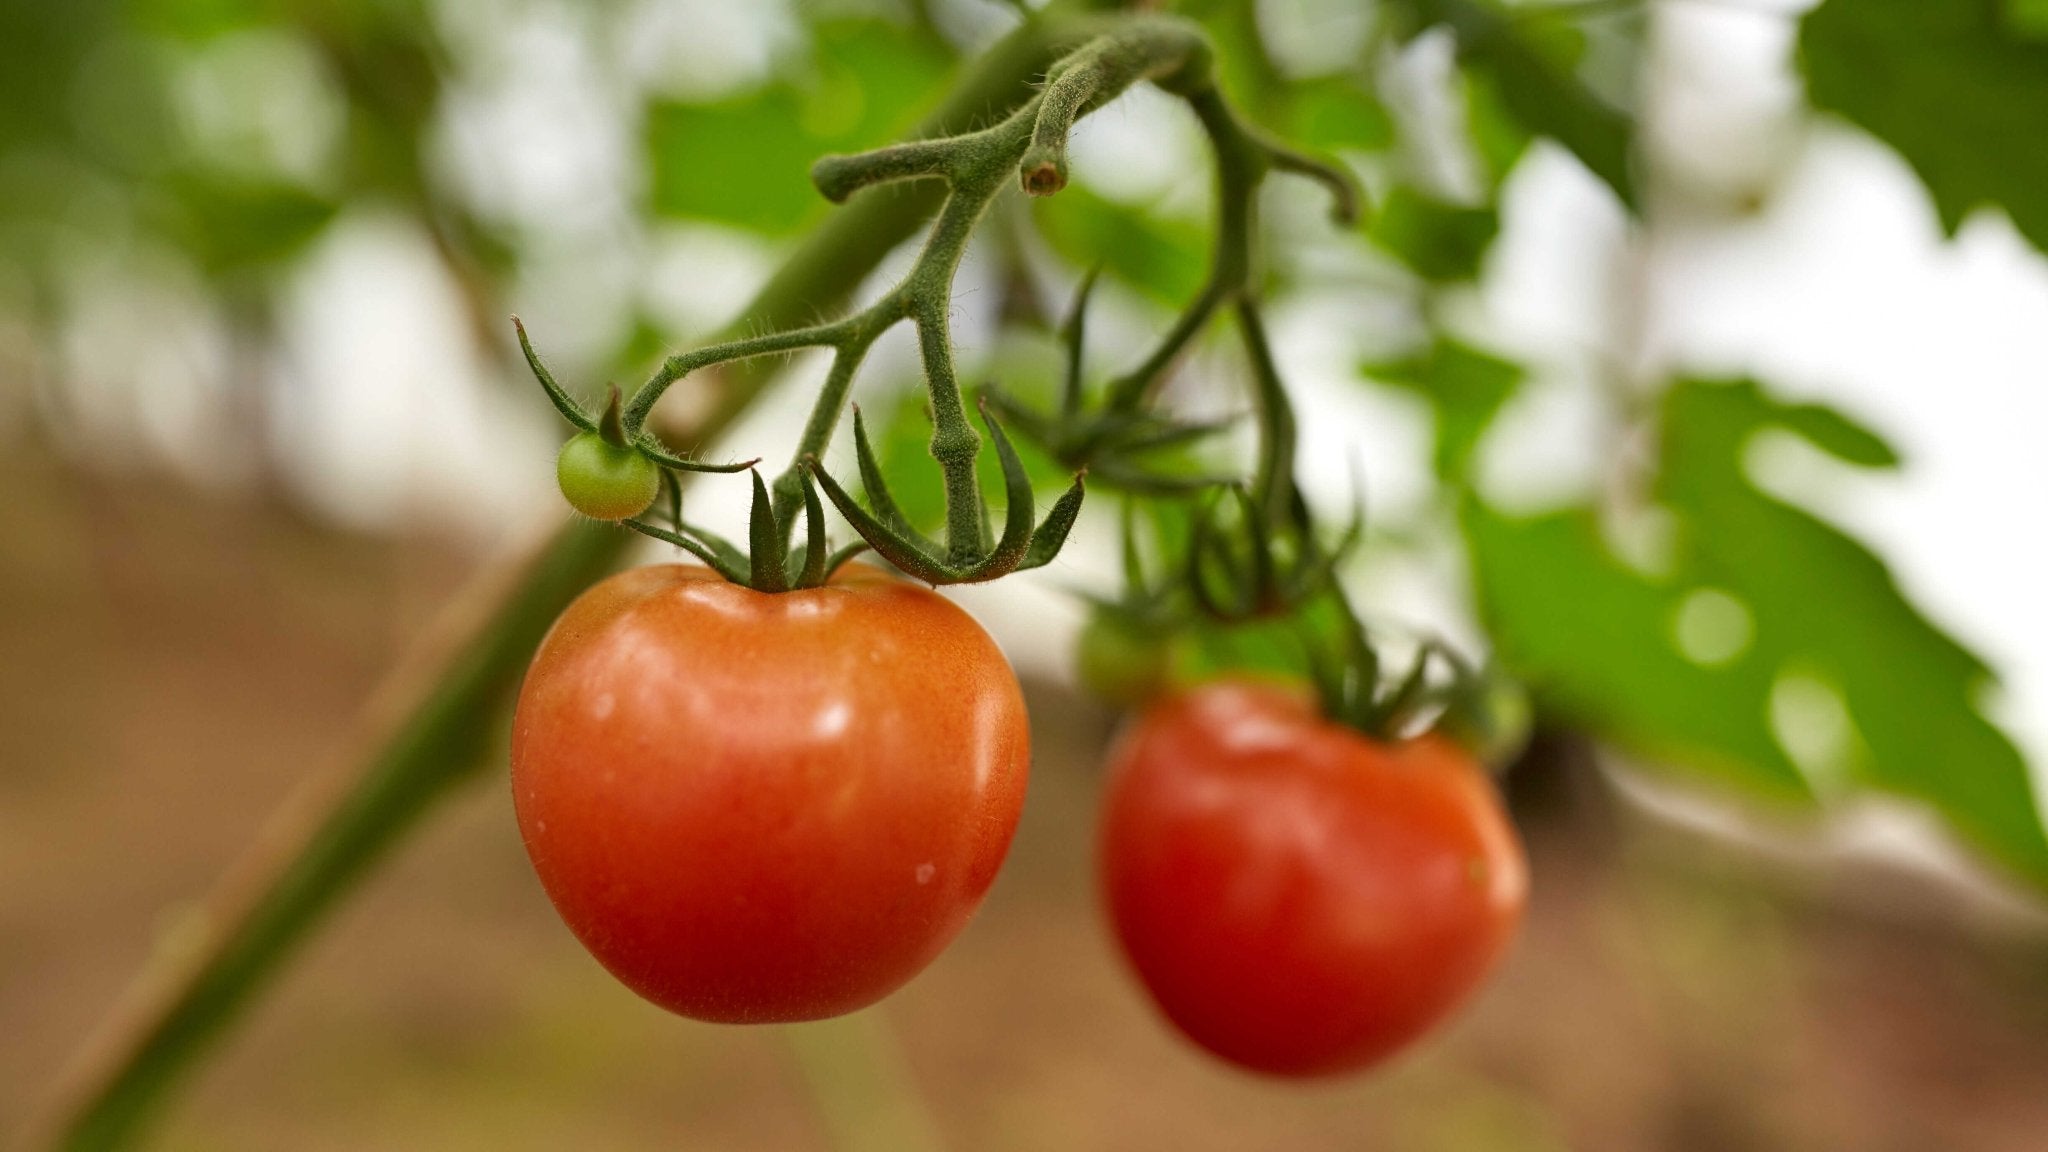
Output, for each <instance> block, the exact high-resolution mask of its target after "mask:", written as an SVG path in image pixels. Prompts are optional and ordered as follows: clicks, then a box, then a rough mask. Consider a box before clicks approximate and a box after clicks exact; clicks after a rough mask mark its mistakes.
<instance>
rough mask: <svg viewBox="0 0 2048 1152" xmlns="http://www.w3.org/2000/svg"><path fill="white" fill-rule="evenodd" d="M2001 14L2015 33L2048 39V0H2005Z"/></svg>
mask: <svg viewBox="0 0 2048 1152" xmlns="http://www.w3.org/2000/svg"><path fill="white" fill-rule="evenodd" d="M2001 14H2002V15H2003V16H2004V17H2005V26H2006V27H2007V28H2010V29H2011V30H2012V31H2013V34H2014V35H2017V36H2025V37H2028V38H2031V39H2035V40H2048V0H2004V3H2003V4H2002V5H2001Z"/></svg>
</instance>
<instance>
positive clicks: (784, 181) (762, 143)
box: [646, 21, 953, 235]
mask: <svg viewBox="0 0 2048 1152" xmlns="http://www.w3.org/2000/svg"><path fill="white" fill-rule="evenodd" d="M812 36H813V55H812V58H811V60H810V62H809V65H808V66H807V67H806V68H805V69H804V71H803V74H802V75H799V76H793V77H787V78H783V79H780V80H778V81H776V82H775V83H772V84H770V85H768V86H767V87H765V88H762V89H759V90H757V91H754V92H750V93H747V94H744V95H739V96H734V97H731V98H729V99H726V100H721V101H717V102H714V103H707V104H691V103H684V102H681V101H673V100H670V101H661V102H657V103H656V104H654V105H653V106H652V107H650V108H649V109H648V110H647V129H646V131H647V149H648V158H649V161H650V169H651V187H650V192H649V196H650V199H651V202H652V206H653V208H654V210H655V211H657V212H659V213H662V214H664V215H668V216H684V217H692V218H696V219H703V220H712V221H716V222H719V223H724V224H733V225H737V226H739V227H743V228H750V229H754V230H756V231H760V232H766V233H770V234H775V235H780V234H784V233H788V232H791V231H793V230H795V229H797V228H800V227H802V226H803V225H804V224H805V223H807V222H808V221H810V220H811V219H812V218H814V217H816V216H820V215H822V214H823V213H824V212H825V211H827V209H828V208H829V206H828V205H827V204H826V202H825V199H824V198H823V197H822V196H819V195H818V193H817V190H816V189H814V188H812V187H811V180H810V171H811V164H812V162H813V161H815V160H816V159H817V158H818V157H819V156H822V155H824V154H825V153H827V152H845V151H856V150H859V149H863V148H875V147H880V146H881V145H884V144H888V143H891V142H893V141H894V140H895V139H897V137H898V136H899V135H900V134H901V133H902V131H903V130H904V129H906V128H907V127H908V126H909V122H910V119H911V118H912V116H913V115H914V113H915V112H916V110H917V109H918V107H919V106H920V99H921V97H923V96H924V95H925V94H926V93H929V92H930V91H931V90H932V89H933V88H934V87H936V86H938V85H939V84H940V83H942V82H943V81H944V79H945V76H946V73H947V71H948V70H949V69H950V67H951V65H952V63H953V61H952V58H951V56H950V55H949V54H948V53H947V52H946V51H945V49H944V48H943V47H941V46H940V45H938V44H937V43H935V42H933V41H931V40H929V39H927V38H924V37H919V36H912V35H907V34H905V32H904V31H903V30H902V29H897V28H892V27H890V26H889V25H887V24H880V23H876V22H873V21H862V22H855V23H823V24H818V25H815V26H814V27H813V28H812Z"/></svg>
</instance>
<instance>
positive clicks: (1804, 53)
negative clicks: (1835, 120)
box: [1799, 0, 2048, 248]
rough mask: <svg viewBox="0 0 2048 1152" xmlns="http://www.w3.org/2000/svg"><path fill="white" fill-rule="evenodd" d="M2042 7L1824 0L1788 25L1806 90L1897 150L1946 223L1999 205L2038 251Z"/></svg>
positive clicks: (2043, 132)
mask: <svg viewBox="0 0 2048 1152" xmlns="http://www.w3.org/2000/svg"><path fill="white" fill-rule="evenodd" d="M2044 31H2048V7H2044V6H2043V5H2041V4H2039V3H2037V2H2031V0H1827V2H1826V3H1824V4H1822V5H1821V6H1820V7H1818V8H1815V9H1814V10H1813V11H1812V12H1810V13H1808V14H1807V16H1806V19H1805V20H1804V21H1803V22H1802V23H1801V25H1800V29H1799V50H1800V58H1801V61H1802V62H1803V64H1804V66H1805V69H1806V84H1807V93H1808V95H1809V96H1810V97H1811V98H1812V100H1813V103H1814V105H1815V106H1816V107H1819V108H1823V109H1826V110H1828V111H1831V112H1836V113H1839V114H1841V115H1843V116H1845V117H1847V118H1848V119H1850V120H1852V121H1854V122H1855V123H1856V124H1857V125H1858V126H1860V127H1862V128H1864V129H1865V130H1867V131H1869V132H1870V133H1872V134H1873V135H1875V136H1877V137H1879V138H1880V139H1882V140H1883V141H1884V142H1885V143H1887V144H1890V145H1891V146H1892V147H1893V148H1896V149H1898V151H1899V154H1900V155H1901V156H1903V157H1905V159H1906V161H1907V162H1908V163H1910V164H1911V165H1912V166H1913V170H1914V171H1915V172H1918V173H1919V174H1920V179H1921V180H1923V181H1925V182H1926V184H1927V190H1928V191H1929V192H1930V193H1932V194H1933V196H1934V203H1935V206H1936V207H1937V208H1938V209H1940V211H1941V218H1942V220H1943V222H1944V223H1946V224H1947V225H1948V226H1949V227H1950V228H1951V229H1953V228H1955V227H1956V226H1957V225H1959V224H1961V223H1962V221H1963V217H1965V216H1967V215H1969V213H1970V212H1971V211H1972V210H1973V209H1976V208H1981V207H1989V206H1997V207H2002V208H2004V209H2005V211H2006V213H2007V214H2008V215H2010V216H2011V217H2012V221H2013V223H2014V224H2016V225H2018V226H2019V230H2020V231H2021V232H2023V233H2025V234H2026V236H2027V238H2028V239H2030V240H2032V241H2033V242H2034V244H2035V245H2036V246H2039V247H2044V248H2048V148H2043V147H2041V141H2042V140H2043V139H2048V39H2044V38H2043V34H2044Z"/></svg>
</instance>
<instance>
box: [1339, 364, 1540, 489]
mask: <svg viewBox="0 0 2048 1152" xmlns="http://www.w3.org/2000/svg"><path fill="white" fill-rule="evenodd" d="M1365 373H1366V375H1368V376H1371V377H1372V378H1374V379H1375V380H1379V381H1381V382H1383V383H1387V384H1392V385H1395V386H1397V387H1401V388H1406V389H1408V390H1409V391H1412V392H1416V393H1418V394H1420V395H1421V396H1422V397H1423V398H1424V399H1426V400H1428V401H1429V402H1430V404H1431V405H1432V406H1433V407H1434V408H1435V409H1436V474H1437V476H1438V478H1439V479H1442V480H1444V481H1445V482H1447V483H1453V484H1457V483H1463V482H1465V481H1466V480H1468V479H1469V478H1470V474H1471V469H1472V463H1473V457H1474V455H1475V454H1476V453H1477V451H1478V448H1479V439H1480V437H1482V436H1484V435H1485V434H1486V429H1487V428H1488V427H1489V426H1491V425H1492V423H1493V418H1494V417H1495V416H1496V415H1498V414H1499V413H1500V409H1501V406H1502V405H1503V404H1506V403H1507V402H1508V398H1509V397H1510V396H1513V395H1514V393H1515V389H1516V388H1518V387H1520V386H1521V383H1522V368H1521V366H1520V365H1518V364H1515V363H1513V362H1511V361H1507V360H1503V359H1501V358H1500V357H1498V356H1493V355H1490V354H1488V353H1485V352H1482V351H1480V350H1479V349H1477V348H1474V347H1472V346H1471V345H1469V344H1466V343H1463V342H1462V341H1459V340H1456V339H1453V338H1451V337H1448V336H1439V337H1438V338H1437V341H1436V343H1434V344H1432V345H1430V346H1429V348H1427V349H1425V350H1424V351H1423V352H1422V353H1421V354H1420V355H1417V356H1414V357H1411V358H1410V359H1407V360H1399V361H1395V362H1393V363H1388V364H1369V365H1367V366H1366V368H1365Z"/></svg>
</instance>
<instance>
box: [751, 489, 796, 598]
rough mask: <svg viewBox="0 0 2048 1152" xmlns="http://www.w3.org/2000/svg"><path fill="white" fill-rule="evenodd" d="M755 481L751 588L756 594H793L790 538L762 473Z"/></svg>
mask: <svg viewBox="0 0 2048 1152" xmlns="http://www.w3.org/2000/svg"><path fill="white" fill-rule="evenodd" d="M753 477H754V507H753V513H752V515H750V516H748V517H747V544H748V545H749V547H751V548H752V550H753V562H752V563H751V564H750V565H749V566H748V567H749V575H750V577H751V578H750V579H749V580H748V581H747V586H748V587H750V588H752V589H753V590H754V591H756V592H787V591H789V569H788V567H787V565H788V563H789V538H788V537H786V536H784V535H783V533H782V525H781V523H779V522H778V521H777V520H776V518H775V501H773V500H771V499H769V497H768V485H767V484H765V483H763V482H762V480H761V474H760V473H759V472H755V473H753Z"/></svg>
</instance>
